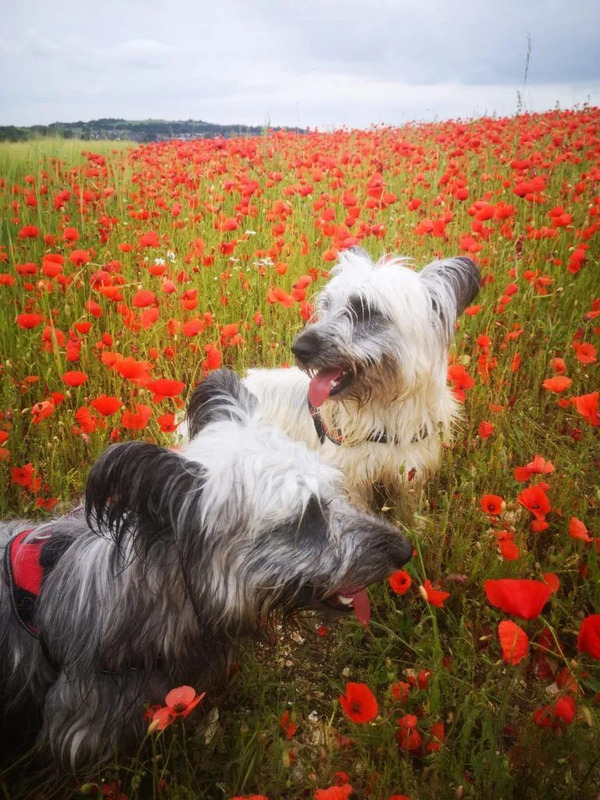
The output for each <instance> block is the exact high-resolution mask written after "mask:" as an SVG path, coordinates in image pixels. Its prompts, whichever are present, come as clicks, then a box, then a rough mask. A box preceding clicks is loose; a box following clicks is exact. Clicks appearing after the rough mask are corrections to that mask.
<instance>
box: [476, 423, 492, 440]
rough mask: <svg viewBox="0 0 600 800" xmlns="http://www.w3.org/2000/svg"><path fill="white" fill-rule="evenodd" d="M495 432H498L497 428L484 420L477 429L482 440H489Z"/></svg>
mask: <svg viewBox="0 0 600 800" xmlns="http://www.w3.org/2000/svg"><path fill="white" fill-rule="evenodd" d="M495 430H496V428H495V427H494V425H492V423H491V422H487V421H486V420H483V421H482V422H480V424H479V428H478V429H477V433H478V434H479V437H480V438H481V439H489V437H490V436H491V435H492V433H493V432H494V431H495Z"/></svg>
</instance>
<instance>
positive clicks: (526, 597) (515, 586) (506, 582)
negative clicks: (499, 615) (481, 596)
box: [484, 578, 552, 619]
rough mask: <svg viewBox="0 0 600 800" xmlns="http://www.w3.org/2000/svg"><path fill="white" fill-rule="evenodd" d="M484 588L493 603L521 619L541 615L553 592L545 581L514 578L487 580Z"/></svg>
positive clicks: (489, 600)
mask: <svg viewBox="0 0 600 800" xmlns="http://www.w3.org/2000/svg"><path fill="white" fill-rule="evenodd" d="M484 589H485V594H486V597H487V599H488V602H489V603H491V605H493V606H496V607H497V608H500V609H501V610H502V611H504V612H505V613H506V614H512V615H513V616H515V617H520V618H521V619H535V617H537V616H539V614H541V611H542V609H543V607H544V606H545V605H546V603H547V602H548V598H549V597H550V595H551V594H552V587H551V586H548V584H547V583H544V582H543V581H533V580H514V579H512V578H501V579H499V580H487V581H486V582H485V584H484Z"/></svg>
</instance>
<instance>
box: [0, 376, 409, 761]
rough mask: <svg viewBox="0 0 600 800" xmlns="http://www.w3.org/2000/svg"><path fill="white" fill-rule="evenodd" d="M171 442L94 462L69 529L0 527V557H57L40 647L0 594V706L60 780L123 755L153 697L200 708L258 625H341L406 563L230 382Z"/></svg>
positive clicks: (194, 403)
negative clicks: (178, 690)
mask: <svg viewBox="0 0 600 800" xmlns="http://www.w3.org/2000/svg"><path fill="white" fill-rule="evenodd" d="M188 425H189V429H190V431H191V434H192V438H191V440H190V442H189V443H188V444H187V445H186V447H185V448H184V449H183V450H182V451H180V452H173V451H170V450H167V449H165V448H162V447H159V446H157V445H153V444H146V443H143V442H129V443H125V444H117V445H114V446H112V447H111V448H109V449H108V450H107V451H106V452H105V453H104V454H103V455H102V456H101V458H100V459H99V461H98V462H97V463H96V464H95V466H94V467H93V468H92V471H91V473H90V476H89V479H88V482H87V487H86V495H85V506H84V507H81V508H79V509H76V510H75V511H74V512H73V513H72V514H70V515H68V516H66V517H63V518H60V519H56V520H54V521H51V522H49V523H45V524H43V525H40V524H32V523H30V522H28V521H27V520H19V521H12V522H5V523H2V525H1V526H0V544H1V548H0V549H4V548H5V546H6V544H7V542H8V541H9V539H10V538H11V536H13V535H14V534H16V533H17V532H19V531H22V530H25V529H28V528H33V532H32V533H31V534H30V535H29V537H28V539H29V540H30V541H34V540H35V541H41V542H42V543H43V549H42V552H43V551H44V549H45V548H47V547H54V548H57V552H58V553H59V554H60V557H59V558H58V561H57V562H56V564H55V566H54V567H53V568H52V570H51V571H50V572H49V574H47V575H46V576H45V578H44V581H43V584H42V589H41V593H40V595H39V598H38V602H37V610H36V616H35V624H36V625H37V627H38V628H39V630H40V637H41V638H42V639H43V643H44V647H42V645H41V642H40V640H38V639H36V638H34V637H33V636H32V635H31V634H30V633H28V632H27V631H26V630H24V629H23V627H22V626H21V625H20V624H19V622H18V620H17V618H16V615H15V614H14V612H13V610H12V608H11V603H10V599H9V592H8V586H7V583H6V580H4V579H3V580H2V581H0V637H1V638H0V665H1V676H0V696H1V698H2V703H3V705H4V706H5V708H6V709H10V710H12V711H13V712H14V713H17V714H19V713H24V712H23V709H27V708H28V707H36V706H37V707H38V708H39V709H40V710H41V715H42V725H41V731H40V734H39V744H40V746H41V747H43V748H46V749H49V750H50V751H51V753H52V754H53V756H54V757H55V759H56V760H57V761H58V762H59V763H60V764H61V765H62V766H63V767H71V768H75V769H76V768H78V767H81V766H83V765H86V764H88V763H89V762H92V761H101V760H103V759H106V758H108V757H110V755H111V753H112V752H113V750H114V748H115V747H128V746H133V745H135V744H136V743H137V742H139V741H140V738H141V736H142V734H143V730H144V724H145V723H144V722H143V713H144V709H145V707H146V705H147V704H150V703H162V702H163V701H164V697H165V694H166V692H167V691H168V690H169V689H171V688H173V687H175V686H179V685H182V684H192V685H194V686H196V687H197V689H198V690H199V691H203V690H208V691H209V692H210V689H211V687H213V686H214V684H215V682H217V681H219V679H221V678H222V677H223V673H224V665H225V662H226V660H227V657H228V655H229V653H230V651H231V648H232V646H233V644H234V643H235V641H236V640H237V639H238V638H240V637H242V636H245V635H251V634H252V633H254V632H256V631H257V629H258V628H259V627H260V626H261V625H262V624H263V623H264V621H265V620H266V619H267V618H268V617H269V616H270V615H271V614H272V612H274V611H275V609H277V608H283V609H284V610H292V609H294V608H298V607H300V608H301V607H313V608H333V609H335V610H338V611H339V610H344V609H347V608H349V607H350V606H351V604H352V598H353V597H356V596H357V595H358V594H359V593H362V592H361V590H362V589H363V588H364V587H366V586H368V585H369V584H371V583H373V582H374V581H379V580H382V579H384V578H385V577H386V576H388V575H389V574H391V573H392V572H393V571H394V570H396V569H398V568H399V567H401V566H402V565H403V564H404V563H405V562H406V561H408V560H409V558H410V556H411V551H412V547H411V544H410V542H409V541H408V540H407V539H406V538H405V537H404V536H402V535H401V534H400V532H399V531H398V529H397V528H395V527H393V526H392V525H391V524H389V523H388V522H387V521H385V520H383V519H378V518H376V517H375V516H373V515H371V514H368V513H364V512H360V511H357V510H356V509H355V508H353V507H352V506H350V505H349V504H348V502H347V501H346V500H345V499H344V498H343V494H342V490H341V487H342V476H341V475H340V473H339V472H338V470H337V469H336V468H334V467H332V466H330V465H327V464H325V463H324V462H322V461H321V460H320V458H319V457H318V456H317V455H316V454H315V453H314V452H312V451H310V450H309V449H308V448H307V447H306V446H305V445H303V444H299V443H294V442H292V441H291V440H289V439H288V437H287V436H286V435H285V434H284V433H283V432H282V431H280V430H279V429H278V428H276V427H275V426H273V425H270V424H268V423H266V422H263V421H262V419H261V417H260V410H259V408H258V403H257V401H256V398H254V397H253V396H252V395H251V394H250V393H249V392H248V391H247V390H246V389H245V388H244V387H243V386H242V384H241V383H240V381H239V379H238V378H236V377H235V376H234V375H233V374H232V373H229V372H227V371H220V372H217V373H213V374H212V375H211V376H209V377H208V378H207V379H206V381H205V382H204V383H203V384H202V385H201V386H200V387H199V388H198V389H197V390H196V392H195V394H194V395H193V397H192V399H191V402H190V406H189V416H188Z"/></svg>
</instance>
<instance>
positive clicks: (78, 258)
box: [69, 250, 91, 267]
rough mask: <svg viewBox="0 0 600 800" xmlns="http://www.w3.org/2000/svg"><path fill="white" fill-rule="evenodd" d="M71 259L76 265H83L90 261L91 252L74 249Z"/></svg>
mask: <svg viewBox="0 0 600 800" xmlns="http://www.w3.org/2000/svg"><path fill="white" fill-rule="evenodd" d="M69 261H70V262H71V264H73V266H74V267H82V266H83V265H84V264H89V263H90V261H91V259H90V254H89V253H88V251H87V250H73V251H72V252H71V254H70V255H69Z"/></svg>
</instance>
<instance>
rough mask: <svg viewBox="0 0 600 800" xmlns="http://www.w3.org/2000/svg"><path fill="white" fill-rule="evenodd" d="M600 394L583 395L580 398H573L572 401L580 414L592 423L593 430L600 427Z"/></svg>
mask: <svg viewBox="0 0 600 800" xmlns="http://www.w3.org/2000/svg"><path fill="white" fill-rule="evenodd" d="M598 395H599V393H598V392H592V393H591V394H582V395H579V396H578V397H572V398H571V401H572V402H573V405H574V406H575V410H576V411H577V413H578V414H581V416H582V417H583V418H584V419H585V420H586V421H587V422H589V423H590V425H591V426H592V427H593V428H597V427H599V426H600V411H599V410H598Z"/></svg>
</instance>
